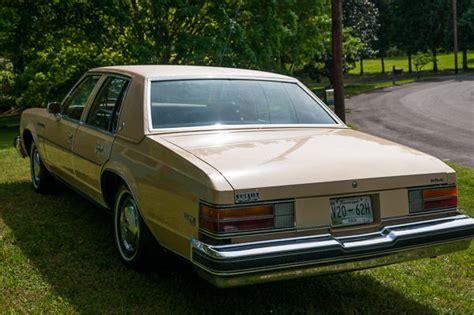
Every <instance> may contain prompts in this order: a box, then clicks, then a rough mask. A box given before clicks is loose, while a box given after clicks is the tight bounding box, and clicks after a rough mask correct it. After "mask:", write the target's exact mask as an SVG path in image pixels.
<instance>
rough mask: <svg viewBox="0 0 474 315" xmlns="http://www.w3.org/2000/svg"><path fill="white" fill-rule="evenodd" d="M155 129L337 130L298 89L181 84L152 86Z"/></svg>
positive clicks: (232, 82)
mask: <svg viewBox="0 0 474 315" xmlns="http://www.w3.org/2000/svg"><path fill="white" fill-rule="evenodd" d="M150 99H151V104H150V105H151V118H152V124H153V129H157V128H174V127H193V126H211V125H243V124H259V125H260V124H318V125H319V124H336V122H335V121H334V119H332V118H331V116H330V115H329V114H328V113H327V112H326V111H325V110H324V109H323V108H322V107H321V106H320V105H319V104H318V103H317V102H316V101H315V100H314V99H313V98H312V97H311V96H309V95H308V94H307V93H306V92H305V91H304V90H303V89H302V88H301V87H299V86H298V85H297V84H296V83H287V82H273V81H255V80H181V81H154V82H152V83H151V95H150Z"/></svg>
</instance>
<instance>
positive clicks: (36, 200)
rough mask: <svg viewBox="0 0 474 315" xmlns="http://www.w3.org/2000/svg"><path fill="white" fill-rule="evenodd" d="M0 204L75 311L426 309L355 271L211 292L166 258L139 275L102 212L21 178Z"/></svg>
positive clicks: (2, 189) (4, 191)
mask: <svg viewBox="0 0 474 315" xmlns="http://www.w3.org/2000/svg"><path fill="white" fill-rule="evenodd" d="M0 205H1V206H0V216H1V218H2V219H3V221H4V222H5V223H6V224H7V225H8V226H9V227H10V228H11V230H12V231H13V234H14V239H15V246H18V247H19V248H20V249H21V251H22V252H23V253H24V254H25V255H26V257H27V259H28V260H29V262H30V263H31V264H32V265H33V266H34V267H35V269H36V270H38V271H39V272H40V273H41V275H42V278H43V279H45V280H46V281H47V282H48V283H49V284H50V285H51V288H52V289H53V290H54V293H55V294H57V295H59V296H60V297H61V298H62V299H63V300H65V301H67V302H68V303H70V304H71V305H73V306H74V307H75V309H76V310H78V311H79V312H94V313H98V312H99V313H102V312H107V313H116V312H159V313H170V312H173V313H181V312H186V313H189V312H199V313H222V312H229V313H270V312H273V313H315V312H325V313H327V312H334V311H337V312H343V313H354V312H362V313H378V312H380V311H383V312H384V313H407V312H409V313H415V312H417V313H423V314H424V313H432V312H434V311H433V309H431V308H429V307H427V306H425V305H422V304H420V303H418V302H416V301H413V300H410V299H408V298H407V297H405V296H404V295H403V293H402V292H398V291H395V290H393V289H391V288H389V287H386V286H384V285H383V284H382V283H380V282H378V281H377V280H375V279H374V278H372V277H370V276H368V275H364V274H361V273H346V274H339V275H331V276H324V277H319V278H311V279H303V280H294V281H286V282H278V283H272V284H264V285H258V286H251V287H243V288H233V289H227V290H219V289H216V288H214V287H212V286H211V285H209V284H208V283H206V282H205V281H204V280H201V279H200V278H198V277H197V276H196V274H195V273H194V270H193V269H192V267H191V266H190V265H189V264H188V263H186V262H183V261H181V260H180V259H178V258H175V257H174V256H172V255H169V256H167V257H166V259H165V262H163V263H161V264H160V265H157V267H156V268H154V269H153V270H151V271H147V272H145V273H139V272H137V271H134V270H130V269H127V268H125V267H124V266H123V265H122V264H121V263H120V262H119V259H118V257H117V255H116V253H115V250H114V248H113V241H112V229H111V222H110V221H111V217H110V215H109V214H107V213H105V212H103V211H101V210H100V209H97V208H96V207H95V206H94V205H92V204H91V203H89V202H87V201H85V200H83V199H82V198H81V197H79V196H78V195H76V194H74V193H73V192H70V191H65V192H61V193H59V194H57V195H52V196H41V195H37V194H35V193H33V191H32V189H31V188H30V184H29V183H28V182H26V181H25V182H14V183H7V184H0Z"/></svg>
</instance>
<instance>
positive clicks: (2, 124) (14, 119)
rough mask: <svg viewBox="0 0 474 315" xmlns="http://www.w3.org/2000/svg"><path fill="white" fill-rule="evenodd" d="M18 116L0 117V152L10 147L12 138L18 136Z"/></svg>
mask: <svg viewBox="0 0 474 315" xmlns="http://www.w3.org/2000/svg"><path fill="white" fill-rule="evenodd" d="M19 121H20V115H15V116H1V115H0V150H1V149H3V148H7V147H11V146H12V145H13V138H15V136H16V135H18V134H19V130H18V124H19Z"/></svg>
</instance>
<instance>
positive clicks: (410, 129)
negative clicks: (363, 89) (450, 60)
mask: <svg viewBox="0 0 474 315" xmlns="http://www.w3.org/2000/svg"><path fill="white" fill-rule="evenodd" d="M346 107H347V121H348V122H350V123H352V124H353V125H354V126H356V127H357V128H358V129H359V130H361V131H364V132H367V133H370V134H373V135H376V136H379V137H382V138H386V139H389V140H393V141H395V142H398V143H401V144H404V145H407V146H410V147H413V148H416V149H418V150H420V151H423V152H426V153H429V154H431V155H434V156H436V157H438V158H440V159H443V160H450V161H453V162H456V163H458V164H461V165H464V166H469V167H472V168H474V76H463V77H459V78H458V79H450V80H445V81H436V82H422V83H413V84H408V85H403V86H398V87H393V88H387V89H383V90H378V91H373V92H370V93H365V94H361V95H357V96H353V97H351V98H350V99H348V100H347V102H346Z"/></svg>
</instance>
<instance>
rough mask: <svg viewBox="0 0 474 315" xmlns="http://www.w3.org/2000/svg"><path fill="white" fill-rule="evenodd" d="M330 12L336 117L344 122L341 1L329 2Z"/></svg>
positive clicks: (333, 0) (332, 0)
mask: <svg viewBox="0 0 474 315" xmlns="http://www.w3.org/2000/svg"><path fill="white" fill-rule="evenodd" d="M331 11H332V82H333V88H334V103H335V105H336V115H337V116H338V117H339V118H340V119H341V120H342V121H344V122H345V121H346V106H345V104H344V81H343V77H342V0H331Z"/></svg>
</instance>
